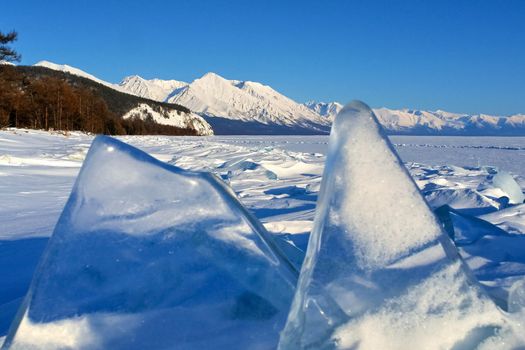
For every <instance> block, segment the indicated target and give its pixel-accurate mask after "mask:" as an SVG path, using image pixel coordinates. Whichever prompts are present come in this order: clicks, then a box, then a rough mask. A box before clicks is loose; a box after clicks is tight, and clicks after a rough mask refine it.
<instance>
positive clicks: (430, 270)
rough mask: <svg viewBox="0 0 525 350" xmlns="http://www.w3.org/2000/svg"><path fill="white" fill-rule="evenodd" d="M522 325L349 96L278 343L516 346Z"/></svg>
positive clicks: (520, 342) (308, 345)
mask: <svg viewBox="0 0 525 350" xmlns="http://www.w3.org/2000/svg"><path fill="white" fill-rule="evenodd" d="M522 324H523V323H522ZM520 327H523V326H520V324H519V322H515V320H513V319H510V318H509V317H507V315H506V314H505V313H504V312H503V311H501V310H500V309H499V308H498V307H497V306H496V304H495V303H494V302H493V301H492V300H491V299H490V298H489V297H488V296H487V295H486V294H484V292H483V291H482V289H481V288H480V286H479V285H478V283H477V281H475V280H474V278H473V277H472V275H471V273H470V271H469V270H468V269H467V267H466V266H465V265H464V263H463V262H462V261H461V260H460V258H459V256H458V253H457V250H456V249H455V247H454V246H453V244H452V242H451V241H450V239H449V238H448V236H447V235H446V233H444V231H443V230H442V228H441V226H440V225H439V224H438V222H437V220H436V218H435V217H434V215H433V213H432V212H431V210H430V209H429V207H428V205H427V204H426V202H425V200H424V199H423V197H422V196H421V194H420V192H419V190H418V188H417V187H416V185H415V183H414V182H413V180H412V179H411V177H410V175H409V174H408V172H407V171H406V169H405V168H404V166H403V164H402V162H401V161H400V159H399V157H398V156H397V154H396V152H395V151H394V149H393V147H392V145H391V144H390V142H389V141H388V139H387V137H386V136H385V135H384V133H383V131H382V129H381V127H380V126H379V123H378V121H377V118H376V117H375V115H374V114H373V112H372V111H371V110H370V108H369V107H368V106H366V105H365V104H363V103H361V102H358V101H354V102H352V103H350V104H349V105H347V106H346V107H345V108H344V109H343V110H342V111H341V112H340V113H339V115H338V116H337V118H336V120H335V122H334V126H333V128H332V133H331V135H330V142H329V151H328V155H327V160H326V166H325V170H324V175H323V180H322V184H321V190H320V194H319V200H318V204H317V211H316V216H315V221H314V227H313V230H312V234H311V236H310V240H309V243H308V249H307V253H306V258H305V261H304V263H303V266H302V270H301V275H300V278H299V283H298V288H297V291H296V294H295V298H294V302H293V304H292V308H291V310H290V314H289V316H288V320H287V324H286V327H285V329H284V331H283V333H282V334H281V339H280V343H279V348H280V349H281V350H288V349H290V350H291V349H451V348H454V349H473V348H489V349H493V348H498V349H504V348H509V349H512V348H515V347H516V346H524V345H525V340H524V339H523V334H524V332H523V330H522V329H519V328H520Z"/></svg>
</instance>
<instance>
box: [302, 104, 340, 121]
mask: <svg viewBox="0 0 525 350" xmlns="http://www.w3.org/2000/svg"><path fill="white" fill-rule="evenodd" d="M304 105H305V106H306V107H308V108H310V109H311V110H313V111H314V112H316V113H317V114H319V115H320V116H321V117H324V118H328V119H329V120H334V118H335V116H336V115H337V113H339V111H340V110H341V109H343V105H342V104H340V103H339V102H328V103H326V102H316V101H308V102H306V103H305V104H304Z"/></svg>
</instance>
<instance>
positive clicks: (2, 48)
mask: <svg viewBox="0 0 525 350" xmlns="http://www.w3.org/2000/svg"><path fill="white" fill-rule="evenodd" d="M17 36H18V33H17V32H15V31H12V32H9V33H7V34H4V33H2V32H0V61H8V62H13V61H20V55H19V54H18V53H17V52H16V51H15V50H13V49H11V48H10V47H8V46H7V44H9V43H12V42H13V41H15V40H16V38H17Z"/></svg>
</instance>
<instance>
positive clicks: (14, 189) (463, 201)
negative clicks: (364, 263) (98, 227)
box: [0, 130, 525, 337]
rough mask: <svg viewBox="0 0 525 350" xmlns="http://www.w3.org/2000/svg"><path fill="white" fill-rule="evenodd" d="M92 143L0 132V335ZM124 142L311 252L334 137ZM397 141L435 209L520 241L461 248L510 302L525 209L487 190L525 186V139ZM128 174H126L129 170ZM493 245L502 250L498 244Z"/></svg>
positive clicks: (522, 265)
mask: <svg viewBox="0 0 525 350" xmlns="http://www.w3.org/2000/svg"><path fill="white" fill-rule="evenodd" d="M92 139H93V137H92V136H90V135H85V134H81V133H71V134H70V135H68V136H64V135H62V134H60V133H49V132H43V131H34V130H3V131H0V198H1V199H0V220H1V222H2V225H0V337H2V336H3V335H5V333H6V332H7V329H8V327H9V324H10V322H11V319H12V317H14V314H15V312H16V310H17V308H18V306H19V304H20V302H21V300H22V298H23V296H24V295H25V293H26V291H27V288H28V285H29V282H30V280H31V276H32V274H33V270H34V268H35V265H36V263H37V262H38V259H39V257H40V254H41V252H42V250H43V248H44V247H45V243H46V241H47V238H48V237H49V236H50V235H51V233H52V231H53V228H54V226H55V223H56V222H57V219H58V217H59V215H60V213H61V211H62V208H63V207H64V204H65V202H66V200H67V198H68V196H69V193H70V191H71V188H72V186H73V183H74V181H75V178H76V175H77V174H78V171H79V169H80V167H81V165H82V162H83V160H84V158H85V155H86V153H87V150H88V149H89V146H90V144H91V141H92ZM119 139H120V140H122V141H124V142H126V143H129V144H131V145H133V146H135V147H137V148H139V149H142V150H144V151H145V152H147V153H149V154H151V155H152V156H153V157H155V158H157V159H159V160H161V161H163V162H167V163H170V164H173V165H176V166H178V167H181V168H184V169H188V170H197V171H210V172H213V173H215V174H216V175H218V176H219V177H220V178H221V179H222V180H223V181H225V182H226V183H227V184H228V185H229V186H231V187H232V189H233V190H234V191H235V193H236V195H237V196H238V197H239V199H240V200H241V202H242V203H243V204H244V205H245V206H246V207H247V208H248V209H249V210H250V211H251V212H252V213H253V214H254V215H255V216H256V217H257V218H258V219H259V220H260V221H261V222H262V223H263V224H264V226H265V227H266V228H267V229H268V231H270V233H272V234H275V235H285V237H287V239H289V240H290V241H291V242H293V244H295V245H296V246H297V247H298V248H300V249H303V250H304V249H305V248H306V245H307V242H308V236H309V233H310V230H311V227H312V222H313V218H314V213H315V207H316V202H317V194H318V191H319V185H320V181H321V176H322V172H323V168H324V162H325V156H326V151H327V142H328V137H326V136H275V137H272V136H263V137H261V136H230V137H226V136H213V137H167V136H125V137H119ZM391 140H392V142H393V143H394V144H395V145H396V149H397V151H398V152H399V154H400V156H401V158H402V159H403V160H404V161H405V162H406V163H405V165H406V167H407V169H408V170H409V172H410V174H411V175H412V177H413V178H414V180H415V181H416V183H417V185H418V186H419V188H420V189H421V190H422V192H423V194H424V195H425V198H426V200H427V201H428V202H429V204H430V205H431V207H433V208H438V207H440V206H442V205H444V204H447V205H450V206H451V207H452V208H455V209H457V210H459V211H460V212H461V213H463V214H465V215H474V216H476V217H479V218H482V219H484V220H486V221H487V222H489V223H491V224H493V225H495V226H494V227H498V228H500V229H502V230H504V231H506V232H508V233H510V234H511V235H512V236H510V238H509V237H506V238H505V241H501V240H500V241H498V240H487V241H484V242H485V243H484V244H487V246H488V247H489V248H480V247H476V249H470V248H469V249H470V250H469V251H468V252H466V251H462V250H461V249H463V248H461V249H460V251H462V255H464V258H465V259H466V261H467V263H468V264H469V266H471V267H472V268H473V270H474V272H475V273H476V276H477V278H478V279H479V280H480V281H481V282H482V283H483V284H484V285H485V286H486V287H487V288H489V289H491V291H495V292H494V293H496V294H497V293H500V294H501V295H502V298H504V297H505V293H506V290H507V289H508V287H509V286H510V285H511V283H512V282H513V281H515V280H516V279H519V278H521V276H523V275H525V256H524V254H523V253H522V252H521V250H516V251H514V252H511V253H509V254H506V255H505V253H504V252H505V250H506V249H507V248H508V247H512V246H519V247H521V246H522V242H521V241H520V242H517V241H516V239H521V238H522V237H523V233H524V232H525V207H524V206H523V205H515V206H510V207H506V206H505V205H502V204H501V203H500V201H499V199H500V197H502V196H504V195H505V193H503V192H501V190H499V189H496V188H493V187H491V186H490V184H488V185H487V179H488V178H490V176H491V174H494V172H495V171H496V169H495V168H499V169H500V170H505V171H507V172H510V173H511V174H512V175H514V177H515V179H516V180H517V182H518V184H519V185H520V186H521V188H522V189H523V187H525V177H524V175H525V163H524V160H525V138H524V137H423V136H421V137H420V136H393V137H391ZM363 156H366V155H363ZM120 176H122V177H123V178H125V177H126V173H122V174H121V175H120ZM511 238H512V239H511ZM481 241H483V240H481ZM495 243H496V244H499V245H498V246H497V247H496V248H494V247H492V248H490V245H491V244H495ZM491 251H494V252H496V253H494V254H492V253H490V252H491ZM480 255H482V256H483V257H482V258H480ZM505 259H507V260H508V261H507V260H505ZM507 263H508V264H507Z"/></svg>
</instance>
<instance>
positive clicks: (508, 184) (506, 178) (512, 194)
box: [492, 171, 525, 204]
mask: <svg viewBox="0 0 525 350" xmlns="http://www.w3.org/2000/svg"><path fill="white" fill-rule="evenodd" d="M492 184H493V185H494V186H496V187H498V188H500V189H501V190H502V191H503V192H505V193H506V194H507V195H508V196H509V202H510V203H512V204H521V203H523V201H524V200H525V196H524V195H523V192H521V187H520V185H518V183H517V182H516V180H514V178H513V177H512V175H510V174H509V173H507V172H506V171H498V173H497V174H496V175H494V177H493V178H492Z"/></svg>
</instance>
